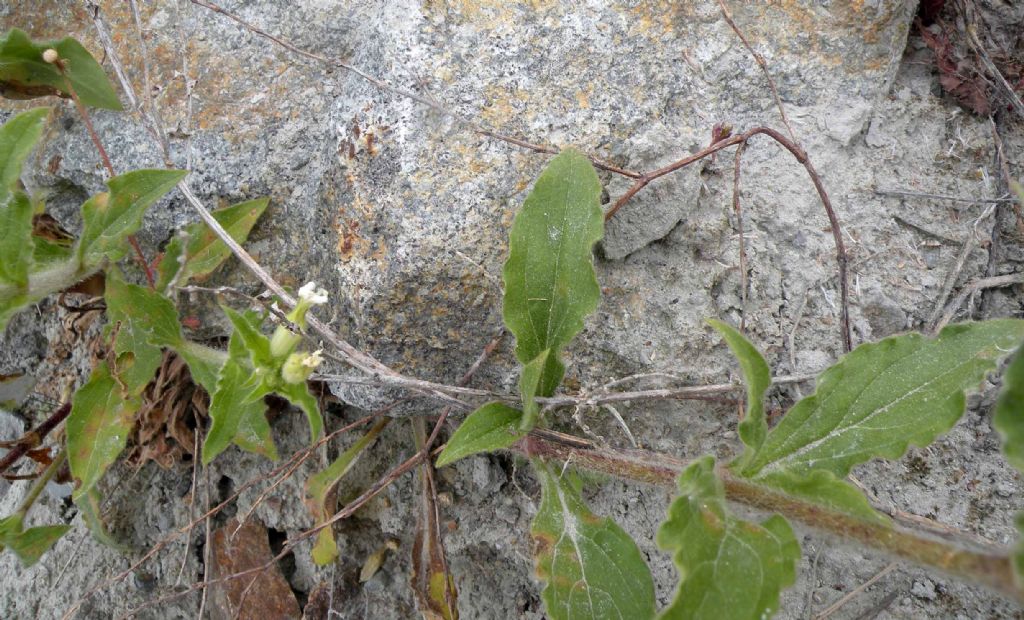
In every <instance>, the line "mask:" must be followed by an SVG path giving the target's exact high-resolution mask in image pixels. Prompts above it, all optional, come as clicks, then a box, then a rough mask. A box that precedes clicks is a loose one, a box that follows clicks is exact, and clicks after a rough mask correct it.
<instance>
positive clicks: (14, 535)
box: [0, 515, 71, 567]
mask: <svg viewBox="0 0 1024 620" xmlns="http://www.w3.org/2000/svg"><path fill="white" fill-rule="evenodd" d="M69 529H71V526H70V525H41V526H38V527H30V528H28V529H27V530H26V529H24V527H23V525H22V517H21V515H11V516H9V517H7V518H5V519H0V551H2V550H4V549H5V548H6V549H10V550H11V551H13V552H14V555H16V556H18V559H19V560H21V565H22V566H25V567H29V566H32V565H33V564H35V563H36V562H37V561H38V560H39V558H40V557H42V555H43V554H44V553H46V551H47V550H48V549H49V548H50V547H52V546H53V543H55V542H57V540H58V539H59V538H60V537H61V536H63V535H64V533H65V532H67V531H68V530H69Z"/></svg>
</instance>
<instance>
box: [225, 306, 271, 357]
mask: <svg viewBox="0 0 1024 620" xmlns="http://www.w3.org/2000/svg"><path fill="white" fill-rule="evenodd" d="M221 309H222V310H224V314H226V315H228V319H229V320H230V321H231V325H232V326H233V327H234V328H235V331H234V335H235V336H237V337H238V339H239V344H240V345H242V346H243V347H244V348H245V350H246V351H248V353H249V357H250V358H251V359H252V362H253V363H254V364H256V366H257V367H264V368H266V369H268V370H269V369H270V368H272V367H273V366H275V364H276V363H277V361H276V360H275V359H274V356H273V355H271V354H270V339H269V338H267V337H266V336H264V335H263V332H261V331H260V325H261V324H262V323H263V319H262V318H261V317H260V316H259V315H258V314H256V313H255V312H253V311H250V312H246V313H245V314H241V313H239V312H235V311H234V310H232V309H231V308H229V307H227V306H221Z"/></svg>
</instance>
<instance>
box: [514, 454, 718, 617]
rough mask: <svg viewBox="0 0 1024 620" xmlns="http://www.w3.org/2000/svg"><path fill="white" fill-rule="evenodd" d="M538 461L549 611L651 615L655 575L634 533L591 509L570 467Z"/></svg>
mask: <svg viewBox="0 0 1024 620" xmlns="http://www.w3.org/2000/svg"><path fill="white" fill-rule="evenodd" d="M534 465H535V468H536V471H537V474H538V476H539V477H540V482H541V504H540V508H539V509H538V510H537V516H536V517H534V520H533V524H532V525H531V527H530V535H531V536H532V538H533V541H534V562H535V565H536V570H537V576H538V577H540V578H541V579H542V580H543V581H544V582H545V586H544V591H543V592H542V593H541V598H542V599H543V600H544V607H545V611H546V613H547V615H548V617H550V618H552V619H553V620H563V619H569V618H650V617H652V616H653V615H654V581H653V580H652V579H651V573H650V570H649V569H648V568H647V564H646V563H645V562H644V558H643V556H642V555H641V554H640V550H639V549H638V548H637V546H636V543H635V542H633V539H632V538H630V537H629V534H627V533H626V532H625V531H623V529H622V528H621V527H619V526H618V525H617V524H616V523H615V522H614V521H612V520H611V519H609V518H607V517H598V516H597V515H595V514H593V513H592V512H590V510H589V509H588V508H587V506H586V504H584V502H583V499H582V498H581V497H580V492H579V487H578V483H577V481H574V480H571V478H572V477H573V476H572V474H571V473H570V474H566V475H560V474H559V472H558V471H557V470H552V468H551V466H550V465H549V464H548V463H545V462H543V461H534ZM722 617H729V616H722Z"/></svg>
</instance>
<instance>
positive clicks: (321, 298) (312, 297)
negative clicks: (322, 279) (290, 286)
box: [299, 282, 327, 304]
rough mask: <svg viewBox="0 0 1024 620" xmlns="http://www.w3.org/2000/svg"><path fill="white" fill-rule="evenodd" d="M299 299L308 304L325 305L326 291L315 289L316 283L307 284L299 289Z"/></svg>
mask: <svg viewBox="0 0 1024 620" xmlns="http://www.w3.org/2000/svg"><path fill="white" fill-rule="evenodd" d="M299 299H300V300H302V301H305V302H306V303H308V304H325V303H327V291H326V290H324V289H322V288H317V287H316V282H307V283H305V284H303V285H302V288H300V289H299Z"/></svg>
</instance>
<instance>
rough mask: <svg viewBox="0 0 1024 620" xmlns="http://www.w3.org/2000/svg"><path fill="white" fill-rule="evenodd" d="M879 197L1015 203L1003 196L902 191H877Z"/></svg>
mask: <svg viewBox="0 0 1024 620" xmlns="http://www.w3.org/2000/svg"><path fill="white" fill-rule="evenodd" d="M875 194H876V195H878V196H891V197H895V198H927V199H929V200H948V201H949V202H962V203H964V204H969V205H983V204H988V203H992V202H1013V199H1012V198H1009V197H1007V196H1002V197H1000V198H961V197H959V196H947V195H945V194H929V193H927V192H911V191H907V190H902V189H876V190H875Z"/></svg>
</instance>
